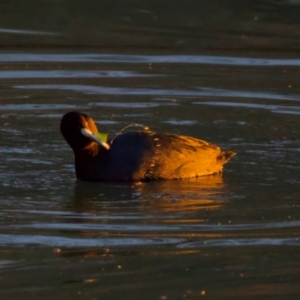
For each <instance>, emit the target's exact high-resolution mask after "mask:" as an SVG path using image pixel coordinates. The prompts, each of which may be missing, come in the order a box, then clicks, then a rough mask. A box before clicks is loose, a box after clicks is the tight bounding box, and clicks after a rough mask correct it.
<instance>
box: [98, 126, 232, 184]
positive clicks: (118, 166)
mask: <svg viewBox="0 0 300 300" xmlns="http://www.w3.org/2000/svg"><path fill="white" fill-rule="evenodd" d="M234 154H235V153H234V152H232V151H222V150H221V149H220V148H219V147H218V146H216V145H213V144H210V143H207V142H205V141H203V140H199V139H196V138H192V137H187V136H181V135H175V134H157V133H154V132H152V131H149V130H148V131H137V132H129V133H125V134H120V135H118V136H117V137H115V138H114V139H113V140H112V141H111V149H110V150H109V151H108V152H107V153H106V154H105V155H103V156H101V157H99V162H98V168H99V176H100V177H101V178H98V179H100V180H101V179H104V180H105V179H106V180H110V179H116V180H152V179H176V178H191V177H197V176H203V175H209V174H214V173H219V172H221V171H222V169H223V164H225V163H226V162H227V161H228V160H229V159H230V158H231V157H232V156H233V155H234ZM112 177H114V178H112ZM116 177H118V178H116Z"/></svg>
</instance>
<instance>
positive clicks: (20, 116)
mask: <svg viewBox="0 0 300 300" xmlns="http://www.w3.org/2000/svg"><path fill="white" fill-rule="evenodd" d="M179 2H180V1H179ZM179 2H178V3H179ZM246 2H247V5H248V4H249V5H250V6H248V9H245V7H244V4H239V5H234V6H231V9H229V8H230V7H229V8H228V4H230V3H231V1H224V2H222V3H225V4H220V2H218V1H211V2H210V3H212V4H209V3H208V2H207V3H206V1H204V2H203V5H204V6H203V12H202V15H203V18H202V19H201V18H199V15H198V17H197V18H196V12H195V15H194V12H193V9H192V8H190V7H186V6H185V8H184V9H182V11H181V14H179V13H178V14H177V17H174V18H172V19H171V18H169V19H168V18H165V19H162V18H161V17H160V16H162V15H164V16H165V15H166V12H165V11H164V14H163V13H162V12H160V13H159V12H156V5H158V4H156V2H153V4H152V7H150V4H147V5H146V4H145V5H142V6H143V7H137V8H134V9H133V8H132V6H129V7H128V9H127V8H126V10H122V7H120V8H118V9H116V10H117V12H114V13H113V12H112V9H110V8H107V10H106V13H107V17H105V18H107V19H105V18H104V19H101V18H99V17H98V18H97V20H98V21H97V22H102V21H101V20H106V21H107V24H106V25H107V27H105V28H106V30H107V34H108V35H109V34H110V37H109V38H107V39H106V38H105V36H106V35H105V34H106V33H105V34H104V31H105V30H104V29H102V27H101V30H99V35H97V33H95V32H96V31H94V30H91V31H90V35H87V34H86V33H85V30H89V29H92V28H91V26H92V25H89V26H86V27H84V28H83V29H82V31H79V30H78V31H76V34H75V33H74V32H75V31H73V30H74V29H77V28H78V27H77V26H79V25H76V24H75V23H73V21H72V22H71V23H69V29H67V28H66V27H64V26H65V23H64V22H62V21H60V20H63V18H62V19H60V18H59V20H58V21H57V23H56V26H54V25H53V24H54V23H53V22H48V23H47V22H42V23H39V22H37V24H44V25H43V26H40V27H39V26H37V27H36V28H33V27H34V26H32V21H31V20H29V18H25V19H21V20H20V23H19V24H21V25H22V26H21V25H20V26H21V28H18V27H17V26H16V23H14V24H11V21H10V20H8V19H6V18H3V19H2V21H1V22H2V23H1V22H0V23H1V24H2V25H1V24H0V35H1V36H2V37H3V39H2V40H1V43H6V46H7V47H10V46H11V47H12V46H13V45H16V44H18V45H23V47H24V43H25V41H26V42H27V43H28V45H31V46H32V45H34V43H38V44H39V45H44V46H45V45H49V44H51V45H58V44H60V43H62V44H63V45H66V44H68V43H70V44H71V45H72V47H71V48H69V49H61V48H42V49H38V48H35V49H34V50H33V49H31V48H30V49H29V48H28V47H24V48H18V49H16V48H14V49H10V48H6V49H4V50H2V51H1V53H0V118H1V121H2V122H1V128H0V130H1V135H0V136H1V144H0V157H1V164H0V182H1V185H0V254H1V255H0V298H1V299H2V298H3V299H24V298H30V299H41V298H43V299H53V298H56V299H69V298H70V299H121V298H122V299H161V300H164V299H198V298H202V297H207V298H209V299H241V298H243V299H244V298H246V299H298V297H299V293H300V288H299V280H300V271H299V270H300V268H299V267H300V263H299V250H300V213H299V208H300V201H299V199H300V189H299V184H300V179H299V172H300V159H299V153H300V147H299V128H300V121H299V114H300V84H299V62H300V58H299V55H298V53H297V52H294V51H293V50H294V49H295V48H294V47H296V45H297V42H296V40H294V36H295V35H296V33H295V32H296V31H295V28H296V27H297V26H298V25H297V24H298V23H297V22H298V21H296V19H297V18H298V15H297V18H296V17H295V15H296V13H297V10H298V9H299V3H298V2H299V1H246ZM246 2H245V3H246ZM22 3H23V2H22ZM22 3H21V4H20V5H21V6H20V7H23V6H22V5H23V4H22ZM159 3H160V4H159V5H161V2H159ZM178 3H177V5H179V4H178ZM235 3H236V2H235ZM217 4H218V5H219V6H218V5H217ZM1 5H2V6H3V7H4V8H5V9H6V12H10V11H11V8H10V6H9V4H5V5H4V4H1ZM1 5H0V6H1ZM57 5H58V3H57ZM214 5H216V6H214ZM66 7H69V6H66ZM204 8H205V9H206V10H205V9H204ZM220 8H223V9H224V10H223V11H224V14H223V13H222V14H220V13H219V12H218V16H219V19H218V20H219V21H218V22H212V21H210V20H212V19H211V18H212V16H214V14H210V18H208V17H207V18H206V17H205V16H206V15H207V14H208V13H207V12H215V13H216V11H219V9H220ZM18 9H19V8H16V11H18ZM20 9H21V8H20ZM35 9H41V7H40V6H35ZM43 9H45V8H43ZM77 9H78V7H75V8H73V10H69V11H70V14H71V15H72V14H75V15H77ZM164 9H165V8H162V10H164ZM2 11H4V10H2ZM41 11H43V10H41ZM87 11H88V8H87V7H85V8H84V9H83V10H82V14H81V16H82V17H81V18H79V19H78V18H77V19H76V20H77V21H78V24H82V22H83V23H84V20H85V18H87V19H89V17H88V16H90V14H92V15H93V13H92V12H91V11H89V13H88V14H87V13H86V12H87ZM237 11H238V12H243V13H242V14H241V15H240V17H238V18H236V19H233V21H232V23H230V22H229V23H228V25H227V27H224V30H221V31H218V30H216V29H218V28H221V27H222V26H221V25H222V24H225V23H226V22H225V21H226V20H227V18H229V19H230V17H232V15H234V16H236V15H237V14H236V12H237ZM65 14H66V10H65V8H64V7H61V14H60V16H61V17H63V16H65ZM155 15H156V16H158V17H159V18H158V21H157V23H155V22H156V21H155V20H156V19H155V18H154V17H155ZM108 16H110V18H108ZM112 16H116V17H115V18H113V17H112ZM128 16H129V17H130V18H131V21H130V20H128V18H127V17H128ZM141 16H143V17H141ZM146 16H147V17H146ZM150 16H151V18H150ZM186 16H189V18H187V17H186ZM148 17H149V18H148ZM254 17H257V18H258V19H257V20H255V19H254ZM124 18H125V19H124ZM126 18H127V19H126ZM146 18H148V19H146ZM243 18H245V20H244V21H243ZM250 19H251V21H250ZM298 19H299V18H298ZM298 19H297V20H298ZM74 20H75V19H74ZM108 20H110V21H108ZM187 20H188V21H189V22H187ZM198 20H199V21H198ZM112 21H114V22H115V23H114V22H112ZM171 21H172V22H173V23H170V24H169V23H168V22H171ZM95 22H96V21H95ZM97 22H96V23H95V24H98V23H97ZM122 22H125V23H126V22H127V23H126V24H127V25H126V26H123V25H124V23H122ZM130 22H132V23H130ZM201 22H202V23H201ZM122 24H123V25H122ZM134 24H135V25H137V24H138V25H139V26H137V27H136V31H132V28H134ZM208 24H211V26H210V27H209V30H208V31H207V33H205V32H206V31H204V30H202V31H199V29H201V28H208V27H207V26H208ZM226 24H227V23H226ZM236 24H242V25H243V26H241V27H237V26H236ZM254 24H255V26H256V27H255V26H254ZM13 25H14V26H13ZM25 25H26V26H25ZM121 25H122V26H121ZM142 25H143V26H142ZM250 25H251V26H250ZM275 25H277V27H274V26H275ZM94 26H95V27H93V28H96V25H94ZM176 26H177V27H176ZM218 26H221V27H218ZM249 26H250V27H249ZM121 28H122V29H121ZM245 28H248V29H247V30H248V31H247V35H248V36H249V33H251V37H249V38H248V39H245V37H244V38H243V37H242V36H241V34H242V31H243V32H244V31H245V30H246V29H245ZM249 28H250V29H249ZM276 28H277V29H276ZM146 29H147V30H146ZM233 29H235V30H233ZM18 30H19V31H18ZM68 30H69V31H68ZM276 30H277V32H276ZM145 31H147V32H149V33H150V34H149V35H145V34H144V32H145ZM201 32H202V33H201ZM287 32H290V34H287ZM298 32H299V31H298ZM117 33H118V34H117ZM187 33H188V34H187ZM225 33H226V34H225ZM244 33H245V32H244ZM284 33H286V34H284ZM224 34H225V35H224ZM120 35H122V38H120V39H117V40H116V39H115V40H116V43H118V45H121V44H122V43H124V41H126V43H128V44H130V43H131V44H132V45H135V47H137V48H134V47H132V48H130V49H129V48H127V47H123V48H122V47H117V48H113V49H111V48H107V49H105V47H104V48H99V49H98V48H97V49H92V48H89V47H88V45H90V44H89V43H90V41H92V40H93V41H95V43H96V44H97V43H100V42H101V41H103V39H104V40H105V41H106V44H105V43H104V44H103V45H106V46H107V45H109V44H110V43H111V41H112V39H113V38H114V37H115V38H116V36H118V37H119V36H120ZM223 35H224V37H226V38H227V39H225V38H221V37H222V36H223ZM62 36H63V37H64V39H62ZM83 36H86V38H81V43H82V45H83V46H85V47H87V48H84V49H83V48H80V49H78V48H76V47H75V46H76V45H77V44H76V43H74V40H77V39H78V37H83ZM166 36H167V37H168V38H166ZM26 37H27V40H26ZM66 37H68V39H66ZM135 37H139V38H140V39H138V40H135ZM154 37H155V39H154ZM206 37H208V38H207V39H206ZM262 37H264V38H265V39H264V38H262ZM151 39H152V40H151ZM149 41H151V42H149ZM180 41H182V42H180ZM193 41H197V43H196V44H194V45H198V46H199V45H206V46H207V47H206V48H205V49H206V50H205V51H204V50H203V49H204V48H203V49H202V48H201V49H198V50H197V49H195V48H193V47H192V46H191V44H193ZM228 41H231V42H233V44H232V45H233V46H232V47H233V48H235V47H237V48H239V49H243V48H245V47H246V48H247V47H249V48H247V49H248V50H249V49H250V48H251V49H252V50H253V48H255V47H256V48H255V49H256V50H255V51H252V50H251V51H248V50H247V51H246V50H245V51H236V50H237V49H236V48H235V49H234V50H233V49H231V50H230V51H229V50H228V49H229V48H230V47H229V46H228V43H229V42H228ZM241 41H244V42H243V43H242V42H241ZM293 41H294V42H293ZM254 42H255V43H254ZM205 43H206V44H205ZM215 43H218V46H216V47H213V45H215ZM62 44H60V45H62ZM175 44H176V45H177V46H174V45H175ZM110 45H112V44H110ZM141 45H144V48H143V50H137V49H141V48H138V47H140V46H141ZM151 45H152V46H151ZM153 45H155V51H153V48H152V47H154V46H153ZM157 45H160V46H161V45H167V46H168V47H169V48H168V47H167V48H164V49H162V48H159V47H156V46H157ZM180 45H181V46H180ZM182 45H185V46H182ZM249 45H251V47H250V46H249ZM262 45H264V46H265V48H259V47H261V46H262ZM291 45H292V46H291ZM44 46H43V47H44ZM195 47H196V46H195ZM210 47H211V51H210V50H209V48H210ZM226 47H227V48H226ZM228 47H229V48H228ZM264 49H268V51H264ZM270 49H273V50H272V51H270ZM203 52H205V53H203ZM191 53H192V54H191ZM71 110H79V111H83V112H85V113H87V114H89V115H91V116H92V117H93V118H94V119H95V121H96V124H97V126H98V127H99V129H100V130H101V131H103V132H108V133H109V135H110V136H114V135H115V134H116V133H117V132H119V131H120V130H121V129H122V128H124V127H125V126H127V125H128V124H133V123H137V124H144V125H145V126H149V127H150V128H151V129H152V130H155V131H157V132H171V133H176V134H185V135H190V136H195V137H199V138H201V139H205V140H207V141H210V142H213V143H216V144H218V145H220V146H221V147H222V148H225V149H232V150H234V151H236V152H237V153H238V154H237V155H236V156H235V157H234V158H232V160H231V161H230V162H229V163H228V164H227V165H226V166H225V169H224V174H223V175H222V176H207V177H202V178H198V179H190V180H175V181H158V182H135V183H91V182H82V181H78V180H76V178H75V173H74V165H73V162H74V158H73V153H72V151H71V149H70V148H69V147H68V145H67V144H66V142H65V141H64V140H63V139H62V137H61V134H60V132H59V123H60V119H61V117H62V115H63V114H64V113H66V112H68V111H71Z"/></svg>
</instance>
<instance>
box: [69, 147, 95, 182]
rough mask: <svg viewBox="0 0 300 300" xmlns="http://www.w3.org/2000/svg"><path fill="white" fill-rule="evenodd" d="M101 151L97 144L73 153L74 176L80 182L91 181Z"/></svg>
mask: <svg viewBox="0 0 300 300" xmlns="http://www.w3.org/2000/svg"><path fill="white" fill-rule="evenodd" d="M100 151H101V149H100V146H99V145H98V144H97V143H92V144H91V145H89V146H88V147H85V148H83V149H80V150H77V151H74V155H75V169H76V176H77V178H79V179H82V180H93V178H94V173H95V169H96V168H97V164H96V160H97V157H98V155H99V153H100Z"/></svg>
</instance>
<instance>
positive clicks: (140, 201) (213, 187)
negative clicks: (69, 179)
mask: <svg viewBox="0 0 300 300" xmlns="http://www.w3.org/2000/svg"><path fill="white" fill-rule="evenodd" d="M225 194H226V188H225V185H224V183H223V177H222V174H218V175H211V176H203V177H199V178H191V179H184V180H166V181H151V182H134V183H101V182H98V183H95V182H84V181H80V180H78V181H77V182H76V184H75V187H74V198H73V205H74V208H75V210H76V211H78V212H90V213H92V212H94V213H95V212H97V211H99V212H101V213H104V212H105V211H107V212H109V211H110V212H112V213H113V214H116V213H117V212H118V211H119V213H120V216H122V215H123V214H126V213H127V212H129V211H132V210H133V209H134V210H135V211H136V209H138V211H140V210H141V209H142V210H143V211H144V212H145V213H154V212H155V213H157V212H160V211H161V212H176V211H178V212H179V211H180V212H189V211H197V210H201V209H205V210H213V209H218V208H219V207H220V206H221V205H223V203H224V202H225V201H226V200H225Z"/></svg>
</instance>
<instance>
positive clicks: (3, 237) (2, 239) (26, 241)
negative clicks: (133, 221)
mask: <svg viewBox="0 0 300 300" xmlns="http://www.w3.org/2000/svg"><path fill="white" fill-rule="evenodd" d="M180 242H183V239H178V238H151V239H150V238H138V237H132V238H68V237H60V236H45V235H10V234H0V245H1V246H10V245H17V246H26V245H42V246H48V247H80V248H86V247H120V246H145V245H166V244H176V243H180Z"/></svg>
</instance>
